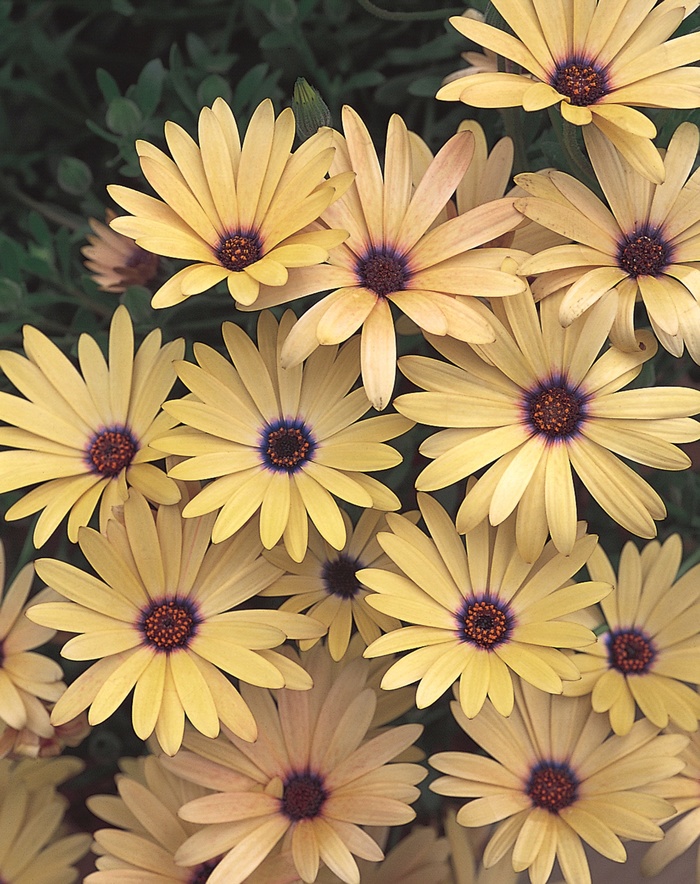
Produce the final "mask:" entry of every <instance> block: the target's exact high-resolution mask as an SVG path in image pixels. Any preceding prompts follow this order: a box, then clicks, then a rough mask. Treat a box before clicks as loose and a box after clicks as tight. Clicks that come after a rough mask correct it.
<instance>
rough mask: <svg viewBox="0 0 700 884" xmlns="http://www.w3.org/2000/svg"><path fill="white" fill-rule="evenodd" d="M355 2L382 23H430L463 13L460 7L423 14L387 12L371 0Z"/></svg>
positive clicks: (434, 10) (429, 11) (462, 8)
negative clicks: (381, 20) (382, 21)
mask: <svg viewBox="0 0 700 884" xmlns="http://www.w3.org/2000/svg"><path fill="white" fill-rule="evenodd" d="M357 2H358V3H359V5H360V6H361V7H362V8H363V9H364V10H365V12H369V14H370V15H373V16H374V17H375V18H381V19H383V20H384V21H431V20H433V19H440V18H447V17H448V16H450V15H461V14H462V13H463V12H464V7H462V6H460V7H458V8H454V7H453V8H452V9H430V10H427V9H426V10H425V11H423V12H389V11H388V10H387V9H382V8H381V7H380V6H377V5H376V4H375V3H372V0H357Z"/></svg>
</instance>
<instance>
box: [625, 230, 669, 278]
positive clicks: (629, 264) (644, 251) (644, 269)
mask: <svg viewBox="0 0 700 884" xmlns="http://www.w3.org/2000/svg"><path fill="white" fill-rule="evenodd" d="M617 260H618V263H619V265H620V267H621V268H622V270H625V271H626V272H627V273H629V275H630V276H633V277H634V278H635V279H636V278H637V277H638V276H658V274H659V273H661V271H662V270H663V269H664V268H665V267H666V265H667V264H668V249H667V247H666V244H665V243H664V242H663V240H662V239H661V238H660V237H659V236H657V235H655V234H651V235H650V234H649V233H643V232H636V233H633V234H632V236H631V237H630V238H629V239H628V240H627V241H626V242H625V243H624V244H623V245H622V246H621V248H620V251H619V253H618V256H617Z"/></svg>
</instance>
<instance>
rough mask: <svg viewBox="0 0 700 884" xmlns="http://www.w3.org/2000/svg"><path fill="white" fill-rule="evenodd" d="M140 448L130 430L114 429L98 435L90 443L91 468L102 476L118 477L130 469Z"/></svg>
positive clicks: (88, 453)
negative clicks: (127, 468)
mask: <svg viewBox="0 0 700 884" xmlns="http://www.w3.org/2000/svg"><path fill="white" fill-rule="evenodd" d="M137 451H138V446H137V445H136V442H135V441H134V439H133V437H132V435H131V433H129V431H128V430H126V429H123V428H118V427H113V428H112V429H109V430H103V431H102V432H101V433H98V434H97V435H96V436H95V438H94V439H93V440H92V442H91V443H90V446H89V448H88V450H87V458H88V462H89V464H90V466H91V468H92V469H93V470H94V471H95V472H96V473H100V475H102V476H116V475H117V474H118V473H120V472H121V471H122V470H123V469H124V467H128V466H129V464H130V463H131V461H132V460H133V457H134V455H135V454H136V452H137Z"/></svg>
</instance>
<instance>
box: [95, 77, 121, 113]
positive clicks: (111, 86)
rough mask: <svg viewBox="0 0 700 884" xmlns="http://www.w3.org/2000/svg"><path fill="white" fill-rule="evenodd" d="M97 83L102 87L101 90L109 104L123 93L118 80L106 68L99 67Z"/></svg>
mask: <svg viewBox="0 0 700 884" xmlns="http://www.w3.org/2000/svg"><path fill="white" fill-rule="evenodd" d="M97 85H98V86H99V87H100V92H101V93H102V95H103V96H104V99H105V101H106V102H107V104H110V103H111V102H113V101H114V99H115V98H119V96H120V95H121V92H120V90H119V86H117V81H116V80H115V79H114V77H113V76H112V75H111V74H110V73H108V72H107V71H106V70H105V69H104V68H97Z"/></svg>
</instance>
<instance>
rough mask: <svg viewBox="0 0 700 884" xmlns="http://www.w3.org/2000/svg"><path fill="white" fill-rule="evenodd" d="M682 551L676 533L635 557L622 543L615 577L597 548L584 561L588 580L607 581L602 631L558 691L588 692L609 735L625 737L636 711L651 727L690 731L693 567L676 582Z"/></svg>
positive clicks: (696, 648)
mask: <svg viewBox="0 0 700 884" xmlns="http://www.w3.org/2000/svg"><path fill="white" fill-rule="evenodd" d="M682 551H683V546H682V543H681V538H680V536H679V535H678V534H672V535H671V536H670V537H669V538H668V539H667V540H666V541H665V542H664V543H663V545H659V544H658V543H657V542H656V541H654V542H653V543H648V544H647V545H646V546H645V547H644V549H643V550H642V552H641V554H640V552H639V551H638V550H637V547H636V546H635V545H634V544H633V543H631V542H630V543H627V544H626V545H625V547H624V549H623V550H622V555H621V557H620V566H619V570H618V574H617V576H616V575H615V572H614V570H613V569H612V566H611V565H610V562H609V560H608V558H607V556H606V555H605V553H604V552H603V550H602V549H600V548H599V549H597V550H596V551H595V553H594V554H593V555H592V556H591V558H590V560H589V561H588V563H587V568H588V572H589V574H590V575H591V577H592V578H593V579H594V580H605V581H608V582H610V583H612V584H613V585H614V587H615V592H613V593H612V594H611V595H610V596H608V597H607V598H606V599H603V601H602V602H601V607H602V609H603V616H604V621H603V624H602V625H603V626H607V631H605V632H602V633H601V634H600V635H599V638H598V641H597V643H596V644H595V645H592V646H591V647H589V648H585V649H583V650H582V651H581V653H578V654H575V655H574V658H573V662H574V664H575V665H576V666H577V667H578V668H579V669H580V671H581V675H582V678H581V680H580V681H577V682H574V683H571V684H567V685H565V687H564V692H565V693H566V694H569V695H570V696H582V695H583V694H590V695H591V703H592V704H593V708H594V709H595V710H596V712H608V713H609V715H610V725H611V727H612V729H613V730H614V731H615V733H618V734H626V733H628V732H629V730H630V728H631V727H632V723H633V722H634V719H635V712H636V709H637V707H638V708H639V710H640V711H641V713H642V715H644V716H645V717H646V718H648V719H649V721H651V722H652V724H655V725H656V726H657V727H666V726H667V725H668V723H669V720H670V721H671V722H672V723H673V724H675V725H676V726H678V727H679V728H681V729H682V730H686V731H694V730H696V729H697V726H698V719H700V695H698V693H697V690H696V687H697V686H698V685H700V623H698V620H697V617H696V615H695V610H696V608H697V605H698V601H699V600H700V565H696V566H695V567H694V568H691V569H690V570H689V571H686V572H685V574H683V576H682V577H680V578H679V579H678V580H676V574H677V572H678V568H679V566H680V563H681V554H682ZM688 683H689V684H688ZM690 685H692V686H693V687H691V686H690Z"/></svg>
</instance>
